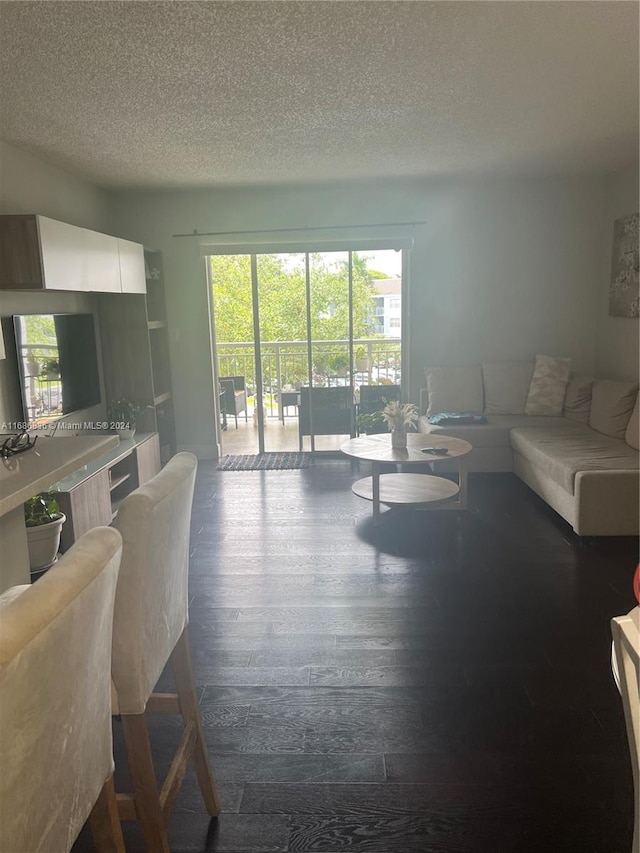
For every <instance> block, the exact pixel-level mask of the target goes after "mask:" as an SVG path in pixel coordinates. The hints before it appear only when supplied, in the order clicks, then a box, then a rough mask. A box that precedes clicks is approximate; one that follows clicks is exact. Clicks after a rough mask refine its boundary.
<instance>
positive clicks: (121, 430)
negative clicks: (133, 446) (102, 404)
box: [109, 397, 143, 439]
mask: <svg viewBox="0 0 640 853" xmlns="http://www.w3.org/2000/svg"><path fill="white" fill-rule="evenodd" d="M142 409H143V407H142V406H138V405H137V403H132V402H131V400H127V399H125V398H124V397H122V398H121V399H120V400H113V401H112V402H111V403H110V404H109V426H110V427H111V429H115V431H116V432H117V433H118V435H119V436H120V438H122V439H126V438H133V436H134V435H135V431H136V419H137V417H138V415H139V414H140V412H141V411H142Z"/></svg>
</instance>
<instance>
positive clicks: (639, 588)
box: [633, 563, 640, 604]
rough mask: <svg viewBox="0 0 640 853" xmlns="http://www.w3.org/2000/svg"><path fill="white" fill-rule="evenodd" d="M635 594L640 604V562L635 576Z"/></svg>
mask: <svg viewBox="0 0 640 853" xmlns="http://www.w3.org/2000/svg"><path fill="white" fill-rule="evenodd" d="M633 594H634V595H635V597H636V600H637V602H638V604H640V563H638V565H637V568H636V573H635V575H634V576H633Z"/></svg>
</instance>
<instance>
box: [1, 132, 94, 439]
mask: <svg viewBox="0 0 640 853" xmlns="http://www.w3.org/2000/svg"><path fill="white" fill-rule="evenodd" d="M107 211H108V207H107V199H106V196H105V193H104V192H103V191H102V190H100V189H98V188H97V187H95V186H93V185H92V184H90V183H88V182H87V181H83V180H81V179H80V178H78V177H76V176H75V175H72V174H69V173H68V172H65V171H63V170H62V169H58V168H57V167H55V166H52V165H50V164H49V163H46V162H45V161H44V160H41V159H39V158H38V157H34V156H33V155H31V154H28V153H27V152H25V151H20V150H19V149H18V148H15V147H14V146H12V145H7V143H5V142H1V141H0V213H39V214H41V215H43V216H50V217H52V218H53V219H60V220H62V221H63V222H70V223H71V224H72V225H79V226H82V227H84V228H92V229H95V230H96V231H106V230H107V228H108V217H107ZM93 304H94V302H93V298H92V297H91V296H90V295H89V294H81V293H17V292H0V316H2V317H4V318H6V317H10V316H11V315H12V314H27V313H38V312H43V313H49V312H51V313H53V312H60V313H63V312H65V311H71V312H83V311H87V312H91V311H93ZM9 343H10V342H9ZM12 355H13V353H12V352H11V350H10V348H9V349H8V352H7V359H6V360H4V361H0V432H3V431H5V430H3V429H2V423H3V422H5V423H6V422H10V421H16V420H19V419H21V406H20V397H19V389H18V386H17V384H16V383H17V367H16V363H15V361H14V359H13V358H12V357H11V356H12ZM88 419H89V418H87V420H88Z"/></svg>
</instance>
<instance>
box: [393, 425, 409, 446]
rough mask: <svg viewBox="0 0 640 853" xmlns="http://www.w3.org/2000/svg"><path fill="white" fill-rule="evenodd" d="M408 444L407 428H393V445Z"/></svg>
mask: <svg viewBox="0 0 640 853" xmlns="http://www.w3.org/2000/svg"><path fill="white" fill-rule="evenodd" d="M406 446H407V431H406V429H404V427H403V428H401V429H392V430H391V447H406Z"/></svg>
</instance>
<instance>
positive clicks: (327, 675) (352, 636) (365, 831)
mask: <svg viewBox="0 0 640 853" xmlns="http://www.w3.org/2000/svg"><path fill="white" fill-rule="evenodd" d="M363 471H366V467H365V466H364V465H363V466H362V468H361V470H360V471H358V470H357V468H356V467H355V466H352V463H350V462H349V461H346V460H344V459H339V458H334V459H321V460H317V461H314V462H313V463H312V466H311V467H310V468H309V469H308V470H301V471H275V472H218V471H216V470H215V469H214V466H213V464H204V463H203V464H201V466H200V471H199V474H198V484H197V492H196V498H195V503H194V512H193V534H192V558H191V592H192V595H193V599H192V602H191V625H190V636H191V642H192V650H193V655H194V667H195V673H196V681H197V684H198V686H199V690H200V692H201V694H202V701H201V706H202V715H203V719H204V723H205V730H206V738H207V742H208V745H209V750H210V754H211V761H212V766H213V771H214V775H215V776H216V778H217V780H218V782H219V787H220V792H221V797H222V803H223V808H224V811H223V814H222V815H221V816H220V818H219V819H218V820H217V821H212V822H211V823H210V821H209V818H208V817H207V815H206V813H205V810H204V806H203V803H202V801H201V800H200V798H199V795H198V790H197V786H196V784H195V781H194V776H193V774H192V772H191V771H189V775H188V777H187V781H186V782H185V786H184V788H183V792H182V794H181V796H180V799H179V801H178V807H177V811H176V813H175V814H174V816H173V817H172V819H171V823H170V840H171V849H172V851H175V853H183V851H184V853H186V851H225V853H256V851H318V853H341V851H363V853H365V851H372V853H373V851H375V853H412V851H421V853H441V851H442V853H445V851H446V852H447V853H452V851H460V853H474V851H481V853H507V851H518V852H520V851H522V853H525V852H527V853H528V851H531V853H555V851H557V853H570V851H576V853H596V851H597V853H617V851H620V853H628V851H629V850H630V847H631V828H632V810H633V792H632V781H631V769H630V761H629V757H628V747H627V742H626V735H625V729H624V720H623V715H622V708H621V704H620V699H619V696H618V694H617V692H616V689H615V686H614V684H613V682H612V679H611V675H610V669H609V660H610V631H609V620H610V618H611V617H612V616H614V615H618V614H621V613H625V612H627V611H629V610H630V609H631V608H632V607H633V605H634V603H635V601H634V599H633V595H632V590H631V578H632V575H633V570H634V568H635V565H636V562H637V560H638V541H637V540H636V539H630V538H625V539H615V538H601V539H598V540H591V541H589V540H580V539H579V538H578V537H576V536H575V535H574V534H573V533H572V531H571V529H570V528H569V527H568V526H567V525H566V524H565V523H564V522H563V521H562V520H561V519H560V518H559V517H558V516H557V515H556V514H555V513H554V512H553V511H552V510H550V509H549V508H548V507H546V506H545V505H544V504H543V503H542V502H541V501H540V500H539V499H538V498H537V497H536V496H535V495H534V494H533V493H532V492H530V491H529V490H528V489H527V488H526V487H525V486H524V485H523V484H521V483H520V482H519V481H518V480H517V479H516V478H515V477H514V476H512V475H477V476H475V477H473V478H471V484H470V508H469V510H468V511H467V512H464V513H437V512H431V513H425V512H422V513H419V512H415V511H409V512H404V513H401V514H398V515H396V516H395V517H393V518H392V517H390V518H388V519H385V520H384V521H383V523H382V524H381V525H380V526H378V527H375V528H374V527H373V526H372V524H371V519H370V505H369V504H368V503H365V502H364V501H362V500H360V499H359V498H356V497H355V496H354V495H352V494H351V492H350V484H351V483H352V482H353V481H354V480H355V479H357V478H358V477H359V476H362V472H363ZM153 734H154V745H155V748H156V750H157V755H158V757H159V761H158V769H159V771H160V772H162V771H164V770H165V769H166V766H167V761H168V754H169V746H172V745H173V744H174V743H176V742H177V739H178V737H179V734H180V732H179V729H178V728H177V727H176V726H175V725H171V724H170V723H167V722H164V721H160V720H158V721H157V722H155V721H154V729H153ZM115 738H116V758H117V761H118V762H119V764H120V766H121V767H122V766H124V765H123V762H122V756H121V755H120V753H121V746H120V742H119V733H118V730H117V724H116V732H115ZM117 775H118V776H121V775H122V770H120V771H119V772H118V774H117ZM126 837H127V842H128V847H127V849H128V851H129V853H135V851H138V850H142V849H143V848H142V845H141V842H140V835H139V833H138V831H137V829H136V828H135V827H134V826H133V825H128V826H127V833H126ZM90 849H92V848H91V844H90V841H89V840H88V834H87V832H86V830H85V831H83V834H82V835H81V837H80V839H79V840H78V842H77V843H76V845H75V846H74V853H81V852H82V851H85V850H90Z"/></svg>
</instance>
